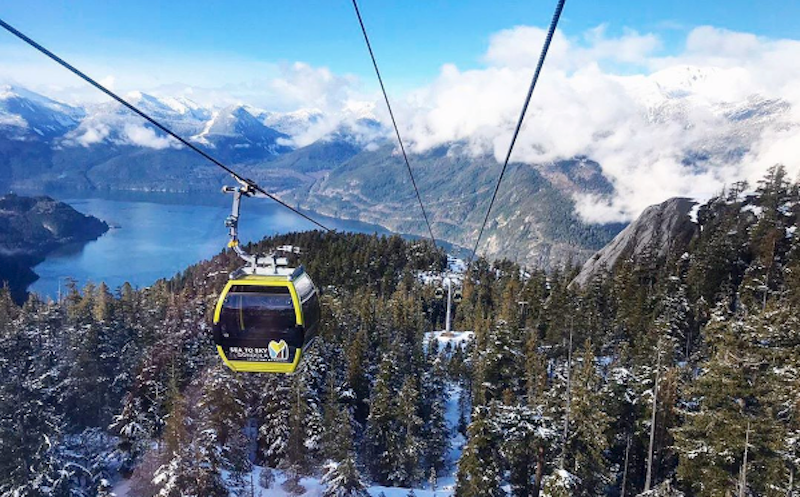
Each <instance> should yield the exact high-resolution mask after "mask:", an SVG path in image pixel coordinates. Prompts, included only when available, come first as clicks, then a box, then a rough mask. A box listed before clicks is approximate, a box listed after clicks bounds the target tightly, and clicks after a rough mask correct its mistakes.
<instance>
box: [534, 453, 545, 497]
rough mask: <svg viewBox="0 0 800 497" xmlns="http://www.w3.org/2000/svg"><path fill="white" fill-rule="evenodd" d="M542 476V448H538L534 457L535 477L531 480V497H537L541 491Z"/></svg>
mask: <svg viewBox="0 0 800 497" xmlns="http://www.w3.org/2000/svg"><path fill="white" fill-rule="evenodd" d="M543 476H544V447H542V446H539V451H538V454H537V456H536V476H535V477H534V480H533V493H532V494H531V497H539V492H540V491H541V489H542V477H543Z"/></svg>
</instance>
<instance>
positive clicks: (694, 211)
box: [689, 202, 700, 224]
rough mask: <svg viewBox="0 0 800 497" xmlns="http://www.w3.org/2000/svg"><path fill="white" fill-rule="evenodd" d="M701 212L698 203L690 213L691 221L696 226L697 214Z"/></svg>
mask: <svg viewBox="0 0 800 497" xmlns="http://www.w3.org/2000/svg"><path fill="white" fill-rule="evenodd" d="M698 212H700V202H697V203H696V204H694V205H693V206H692V210H690V211H689V219H691V220H692V222H693V223H694V224H698V223H697V213H698Z"/></svg>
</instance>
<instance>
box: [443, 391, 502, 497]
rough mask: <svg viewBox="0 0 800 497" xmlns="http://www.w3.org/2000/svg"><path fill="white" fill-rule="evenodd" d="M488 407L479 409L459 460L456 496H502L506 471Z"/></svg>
mask: <svg viewBox="0 0 800 497" xmlns="http://www.w3.org/2000/svg"><path fill="white" fill-rule="evenodd" d="M490 416H491V413H490V412H489V411H488V409H487V408H486V407H476V408H475V411H474V412H473V413H472V422H471V423H470V425H469V429H468V433H469V441H468V442H467V445H466V446H465V447H464V451H463V452H462V454H461V458H460V459H459V460H458V472H457V473H456V492H455V495H456V497H501V496H504V495H505V492H504V491H503V489H502V479H503V472H502V467H501V466H500V454H499V450H498V448H499V445H500V444H499V440H498V435H497V433H495V432H494V431H493V430H492V427H491V424H490V423H489V421H488V418H489V417H490Z"/></svg>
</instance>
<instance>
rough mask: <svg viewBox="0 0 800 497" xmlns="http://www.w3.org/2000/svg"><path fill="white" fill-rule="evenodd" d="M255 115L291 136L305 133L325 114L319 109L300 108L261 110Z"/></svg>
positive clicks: (265, 123) (266, 123) (271, 126)
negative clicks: (278, 110) (292, 109)
mask: <svg viewBox="0 0 800 497" xmlns="http://www.w3.org/2000/svg"><path fill="white" fill-rule="evenodd" d="M254 115H255V116H256V117H258V118H259V119H260V120H261V122H263V123H264V125H266V126H269V127H270V128H272V129H275V130H278V131H280V132H281V133H285V134H287V135H290V136H295V135H299V134H301V133H305V132H306V131H308V129H309V128H310V127H311V126H313V125H314V124H316V123H318V122H320V120H321V119H322V118H323V116H324V114H323V113H322V111H321V110H319V109H300V110H297V111H294V112H270V111H260V112H258V113H256V114H254Z"/></svg>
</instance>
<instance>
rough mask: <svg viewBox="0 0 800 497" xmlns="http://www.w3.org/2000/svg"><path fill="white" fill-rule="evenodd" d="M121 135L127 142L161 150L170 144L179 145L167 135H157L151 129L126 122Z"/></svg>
mask: <svg viewBox="0 0 800 497" xmlns="http://www.w3.org/2000/svg"><path fill="white" fill-rule="evenodd" d="M123 135H124V137H125V139H126V140H127V142H128V143H130V144H131V145H136V146H139V147H146V148H154V149H157V150H162V149H165V148H169V147H171V146H176V147H177V146H179V145H178V143H177V142H176V141H175V140H173V139H171V138H169V137H167V136H158V135H156V132H155V131H154V130H153V129H151V128H147V127H145V126H142V125H136V124H126V125H125V128H124V131H123Z"/></svg>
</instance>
